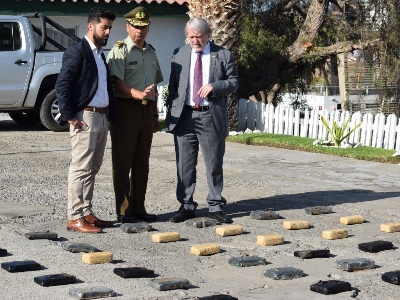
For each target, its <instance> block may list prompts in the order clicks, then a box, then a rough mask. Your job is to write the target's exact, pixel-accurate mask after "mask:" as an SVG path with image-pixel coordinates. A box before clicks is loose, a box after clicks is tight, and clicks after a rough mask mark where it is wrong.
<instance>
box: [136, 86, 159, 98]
mask: <svg viewBox="0 0 400 300" xmlns="http://www.w3.org/2000/svg"><path fill="white" fill-rule="evenodd" d="M153 87H154V84H152V85H149V86H148V87H147V88H145V90H144V91H143V92H142V97H141V98H140V100H143V99H152V98H156V97H158V93H154V92H152V91H151V90H152V89H153Z"/></svg>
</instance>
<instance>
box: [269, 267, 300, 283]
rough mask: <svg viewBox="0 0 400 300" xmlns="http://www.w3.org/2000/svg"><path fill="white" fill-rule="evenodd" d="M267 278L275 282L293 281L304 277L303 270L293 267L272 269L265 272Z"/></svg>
mask: <svg viewBox="0 0 400 300" xmlns="http://www.w3.org/2000/svg"><path fill="white" fill-rule="evenodd" d="M264 275H265V276H266V277H269V278H272V279H274V280H292V279H296V278H300V277H303V276H304V272H303V270H300V269H296V268H293V267H283V268H272V269H267V270H265V271H264Z"/></svg>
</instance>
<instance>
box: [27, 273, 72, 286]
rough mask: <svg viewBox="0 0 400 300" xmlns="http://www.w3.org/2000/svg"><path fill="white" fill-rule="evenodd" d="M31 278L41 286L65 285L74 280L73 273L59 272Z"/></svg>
mask: <svg viewBox="0 0 400 300" xmlns="http://www.w3.org/2000/svg"><path fill="white" fill-rule="evenodd" d="M33 280H34V281H35V282H36V283H37V284H40V285H41V286H54V285H65V284H71V283H75V282H76V277H75V276H74V275H70V274H66V273H61V274H52V275H44V276H37V277H34V278H33Z"/></svg>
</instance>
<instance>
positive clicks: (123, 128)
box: [107, 7, 163, 217]
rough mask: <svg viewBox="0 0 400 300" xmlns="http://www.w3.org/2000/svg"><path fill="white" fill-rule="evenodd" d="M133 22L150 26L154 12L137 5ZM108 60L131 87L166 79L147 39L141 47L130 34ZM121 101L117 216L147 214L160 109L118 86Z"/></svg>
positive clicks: (114, 127)
mask: <svg viewBox="0 0 400 300" xmlns="http://www.w3.org/2000/svg"><path fill="white" fill-rule="evenodd" d="M124 17H125V18H126V20H127V22H128V23H130V24H131V25H133V26H148V25H149V24H150V21H149V18H150V13H149V12H148V11H147V10H146V9H145V8H143V7H137V8H135V9H134V10H132V11H130V12H129V13H127V14H126V15H125V16H124ZM107 62H108V65H109V68H110V74H111V76H115V77H118V78H119V79H121V80H123V81H125V82H126V83H127V84H128V85H129V86H130V87H132V88H134V89H136V90H139V91H144V90H145V89H146V87H148V86H149V85H152V84H154V89H156V86H157V84H158V83H160V82H162V81H163V77H162V74H161V70H160V65H159V63H158V59H157V56H156V53H155V50H154V49H153V48H152V47H151V46H150V45H149V44H148V43H147V42H144V46H143V49H140V48H139V47H138V46H137V45H136V44H135V42H134V41H133V40H132V39H131V38H130V37H129V36H128V37H127V38H125V39H124V40H122V41H119V42H117V43H116V44H115V45H114V47H113V48H112V49H111V50H110V52H109V54H108V57H107ZM115 97H116V99H117V102H118V115H117V122H116V123H115V124H111V125H110V134H111V142H112V163H113V183H114V191H115V201H116V213H117V216H119V217H121V216H143V215H145V214H146V210H145V207H144V201H145V195H146V189H147V181H148V173H149V158H150V149H151V143H152V139H153V120H154V117H153V115H154V114H157V112H156V111H153V109H154V106H153V104H152V103H151V101H157V99H145V100H142V99H134V98H128V97H127V96H126V95H121V94H119V93H118V91H117V90H115Z"/></svg>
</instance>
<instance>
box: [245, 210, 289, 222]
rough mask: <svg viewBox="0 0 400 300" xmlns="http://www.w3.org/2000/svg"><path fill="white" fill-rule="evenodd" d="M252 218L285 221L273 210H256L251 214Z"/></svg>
mask: <svg viewBox="0 0 400 300" xmlns="http://www.w3.org/2000/svg"><path fill="white" fill-rule="evenodd" d="M250 218H252V219H256V220H276V219H283V218H282V217H281V216H280V215H279V214H277V213H276V212H274V211H272V210H255V211H252V212H250Z"/></svg>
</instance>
